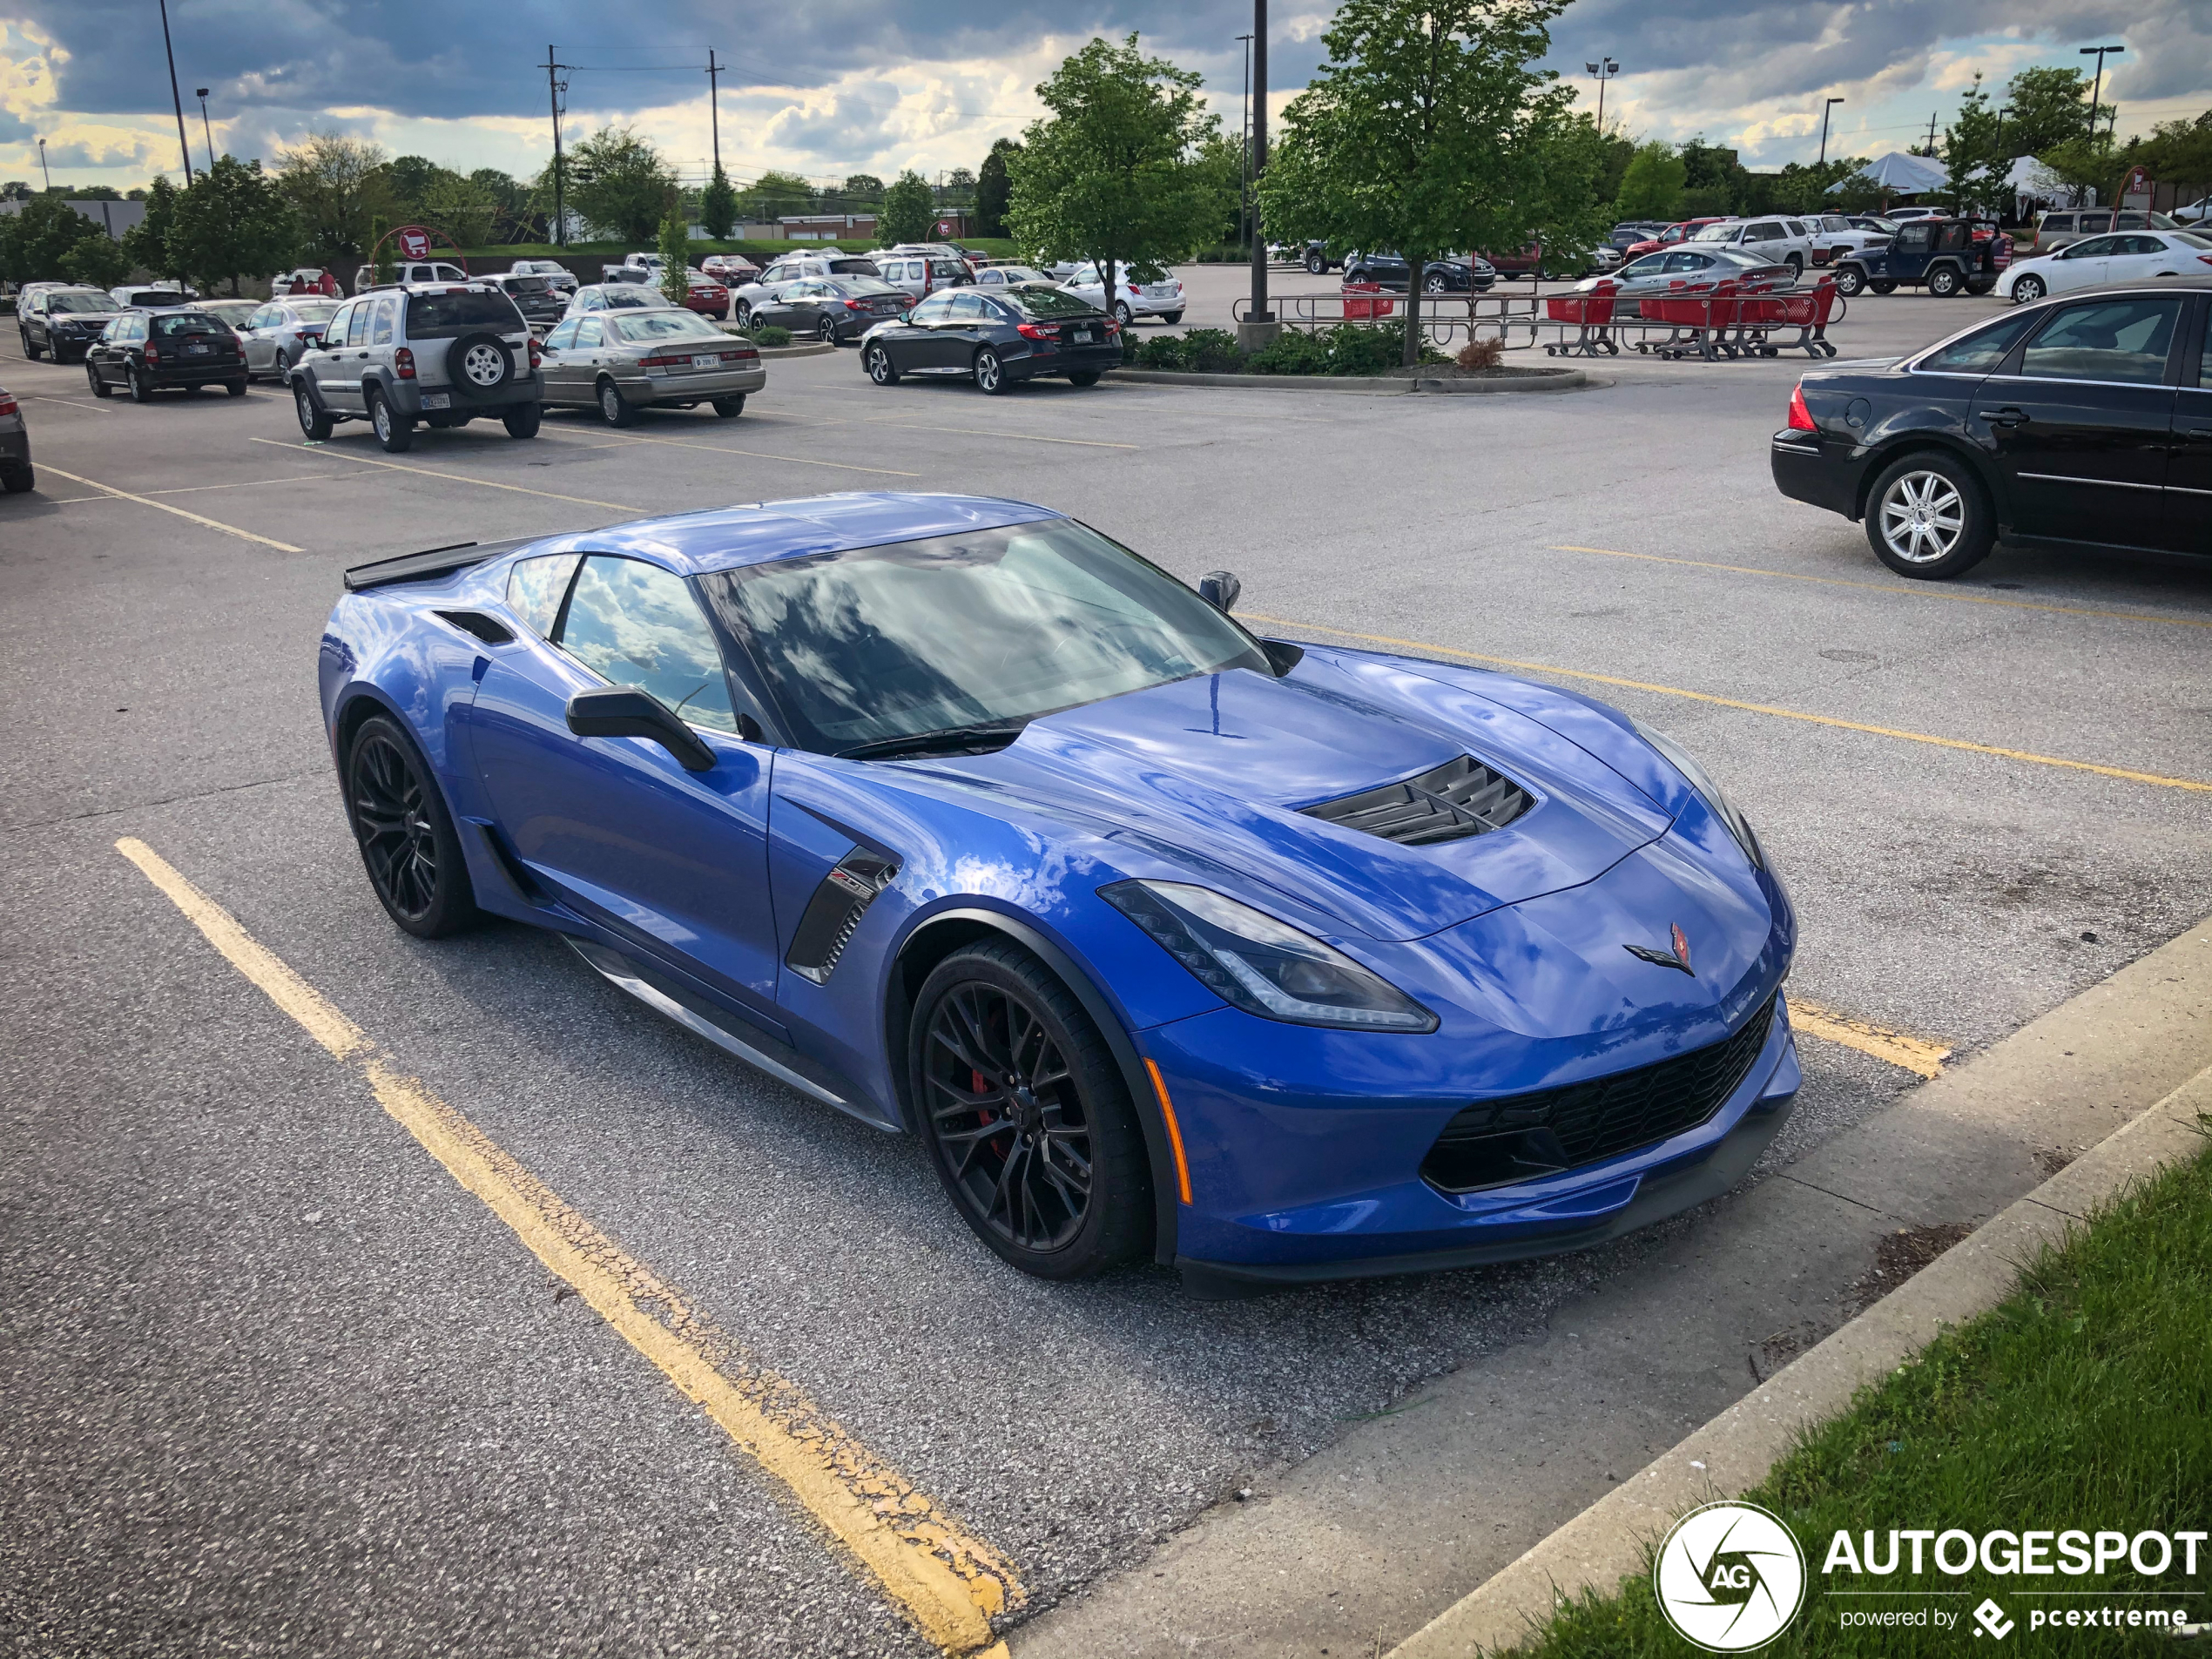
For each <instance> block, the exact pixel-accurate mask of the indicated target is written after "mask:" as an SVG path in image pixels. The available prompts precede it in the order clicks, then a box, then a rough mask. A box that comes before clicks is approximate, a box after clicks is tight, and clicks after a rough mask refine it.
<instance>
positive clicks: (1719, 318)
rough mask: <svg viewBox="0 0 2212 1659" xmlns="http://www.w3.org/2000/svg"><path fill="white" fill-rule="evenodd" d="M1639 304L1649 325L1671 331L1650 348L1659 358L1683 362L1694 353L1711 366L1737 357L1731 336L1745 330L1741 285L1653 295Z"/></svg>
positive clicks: (1733, 284)
mask: <svg viewBox="0 0 2212 1659" xmlns="http://www.w3.org/2000/svg"><path fill="white" fill-rule="evenodd" d="M1637 304H1638V307H1639V308H1640V309H1641V310H1642V314H1643V316H1644V318H1645V320H1647V321H1650V322H1663V323H1665V324H1666V325H1667V327H1668V328H1669V330H1670V331H1671V332H1669V334H1668V336H1667V338H1666V339H1664V340H1662V341H1660V342H1659V343H1658V344H1657V345H1656V346H1653V347H1650V350H1651V352H1652V354H1654V355H1655V356H1659V357H1665V358H1669V359H1680V358H1683V357H1688V356H1689V355H1691V354H1693V353H1694V354H1696V355H1697V356H1699V357H1702V358H1703V359H1704V360H1705V361H1707V362H1709V363H1711V362H1717V361H1719V360H1720V359H1721V358H1722V357H1724V356H1725V357H1733V356H1735V355H1736V354H1737V347H1736V345H1735V344H1734V343H1733V342H1732V341H1730V332H1731V331H1740V330H1741V328H1742V316H1741V314H1742V311H1743V299H1742V297H1741V293H1740V289H1739V287H1738V285H1737V284H1736V283H1734V282H1723V283H1721V284H1720V285H1719V286H1718V287H1715V288H1714V289H1713V291H1712V292H1711V293H1666V294H1649V295H1647V296H1646V297H1645V298H1643V299H1642V300H1639V301H1638V302H1637Z"/></svg>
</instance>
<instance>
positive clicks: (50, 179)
mask: <svg viewBox="0 0 2212 1659" xmlns="http://www.w3.org/2000/svg"><path fill="white" fill-rule="evenodd" d="M38 173H39V176H40V177H41V178H43V179H45V181H46V188H47V189H49V190H51V189H52V188H53V187H54V175H53V174H52V173H51V172H47V170H46V140H45V139H44V138H41V139H39V141H38Z"/></svg>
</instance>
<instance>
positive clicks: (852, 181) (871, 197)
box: [843, 172, 883, 212]
mask: <svg viewBox="0 0 2212 1659" xmlns="http://www.w3.org/2000/svg"><path fill="white" fill-rule="evenodd" d="M843 190H844V196H845V211H846V212H852V211H853V209H854V208H856V207H873V206H876V205H877V204H878V203H880V201H882V199H883V180H882V179H879V178H877V177H876V176H875V175H874V174H873V173H872V172H854V173H847V174H846V176H845V184H844V186H843Z"/></svg>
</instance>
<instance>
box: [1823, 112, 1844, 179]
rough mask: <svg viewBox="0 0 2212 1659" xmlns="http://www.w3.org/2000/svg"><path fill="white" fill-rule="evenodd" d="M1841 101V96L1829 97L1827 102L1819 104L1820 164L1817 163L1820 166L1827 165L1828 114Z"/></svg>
mask: <svg viewBox="0 0 2212 1659" xmlns="http://www.w3.org/2000/svg"><path fill="white" fill-rule="evenodd" d="M1842 102H1843V99H1841V98H1830V99H1829V100H1828V102H1827V103H1826V104H1824V105H1822V106H1821V111H1820V164H1819V165H1822V166H1826V165H1828V118H1829V116H1830V115H1831V113H1832V112H1833V111H1834V110H1835V108H1836V106H1837V105H1838V104H1841V103H1842Z"/></svg>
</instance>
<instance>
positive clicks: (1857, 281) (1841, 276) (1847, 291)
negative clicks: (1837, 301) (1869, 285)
mask: <svg viewBox="0 0 2212 1659" xmlns="http://www.w3.org/2000/svg"><path fill="white" fill-rule="evenodd" d="M1865 286H1866V273H1865V272H1864V271H1862V270H1860V269H1859V268H1858V266H1855V265H1845V266H1838V268H1837V271H1836V292H1837V293H1840V294H1842V295H1843V296H1844V299H1846V300H1851V299H1856V298H1857V297H1858V291H1859V290H1860V289H1861V288H1863V287H1865Z"/></svg>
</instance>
